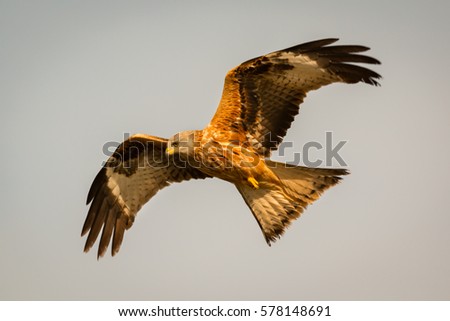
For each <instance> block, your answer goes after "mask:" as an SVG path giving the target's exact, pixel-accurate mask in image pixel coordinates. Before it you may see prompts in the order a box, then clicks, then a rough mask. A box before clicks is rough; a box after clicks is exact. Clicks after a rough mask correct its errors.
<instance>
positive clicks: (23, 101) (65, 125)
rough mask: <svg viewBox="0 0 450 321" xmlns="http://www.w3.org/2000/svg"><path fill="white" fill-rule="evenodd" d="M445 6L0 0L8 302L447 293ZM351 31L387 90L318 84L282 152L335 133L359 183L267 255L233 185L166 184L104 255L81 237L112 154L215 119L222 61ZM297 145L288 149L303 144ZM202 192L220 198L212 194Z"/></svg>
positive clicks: (449, 209)
mask: <svg viewBox="0 0 450 321" xmlns="http://www.w3.org/2000/svg"><path fill="white" fill-rule="evenodd" d="M448 12H450V5H449V4H448V2H447V1H434V2H432V3H430V2H426V1H422V2H420V1H414V2H411V1H396V2H392V1H377V2H373V1H339V2H336V1H321V2H318V1H316V2H313V1H242V0H239V1H221V2H212V1H191V2H188V1H127V2H125V1H4V0H2V1H0V44H1V50H0V106H1V109H0V113H1V114H0V115H1V118H0V119H1V126H0V133H1V137H2V139H1V148H2V151H3V152H2V157H1V160H0V162H1V165H2V168H3V170H2V171H1V173H0V180H1V184H2V185H1V186H2V196H1V197H2V202H1V203H0V213H1V219H2V220H1V221H2V222H1V224H0V257H1V264H0V299H3V300H10V299H14V300H15V299H26V300H28V299H32V300H41V299H42V300H91V299H95V300H243V299H245V300H347V299H350V300H359V299H363V300H392V299H395V300H397V299H403V300H409V299H414V300H422V299H438V300H441V299H444V300H449V299H450V273H449V272H450V251H449V245H450V233H449V227H450V205H449V202H448V193H449V191H450V183H449V182H450V167H449V156H450V150H449V146H450V144H449V138H450V111H449V110H450V107H449V106H450V104H449V98H448V84H449V81H448V74H449V71H450V59H448V55H449V52H450V42H449V41H448V32H447V31H448V29H449V27H450V23H449V22H448ZM327 37H339V38H340V39H341V40H340V43H341V44H362V45H367V46H369V47H371V48H372V49H371V51H370V52H369V54H370V55H372V56H374V57H376V58H378V59H379V60H381V61H382V63H383V64H382V65H381V66H376V67H374V69H375V70H376V71H377V72H379V73H380V74H382V75H383V77H384V78H383V79H382V81H381V84H382V86H381V87H378V88H374V87H371V86H367V85H363V84H358V85H333V86H330V87H326V88H323V89H321V90H320V91H317V92H314V93H311V94H310V95H309V96H308V98H307V99H306V101H305V103H304V104H303V106H302V109H301V113H300V115H299V116H298V117H297V118H296V121H295V122H294V124H293V126H292V128H291V130H290V131H289V132H288V135H287V137H286V140H287V141H292V142H293V143H294V148H293V149H290V150H289V151H288V153H287V156H286V157H285V160H286V161H289V160H290V156H289V155H292V153H293V152H294V151H300V150H301V148H302V146H303V144H305V143H306V142H309V141H314V140H316V141H319V142H324V140H325V133H326V132H327V131H331V132H333V138H334V139H336V141H338V140H346V141H348V142H347V144H346V145H345V146H344V147H343V148H342V150H341V156H342V157H343V158H344V159H345V161H346V163H347V164H348V168H349V169H350V171H351V173H352V174H351V175H350V176H348V177H346V178H345V179H344V181H343V183H342V184H340V185H339V186H337V187H334V188H332V189H331V190H329V191H328V192H327V193H325V195H324V196H323V197H322V198H321V199H320V200H319V201H317V202H316V203H315V204H314V205H313V206H311V207H310V208H309V209H308V210H307V211H306V212H305V214H304V215H303V216H302V217H301V218H300V219H298V220H297V221H296V222H294V224H293V225H292V226H291V228H289V229H288V231H287V233H286V234H285V235H284V237H282V238H281V239H280V240H279V241H278V242H277V243H275V244H274V245H273V246H272V247H270V248H269V247H268V246H267V245H266V243H265V242H264V239H263V237H262V234H261V232H260V230H259V227H258V225H257V223H256V221H255V220H254V218H253V217H252V215H251V212H250V210H249V209H248V208H247V206H246V205H245V203H244V201H243V200H242V198H241V196H240V195H239V193H238V192H237V191H236V190H235V188H234V187H233V186H232V185H231V184H229V183H226V182H223V181H219V180H208V181H197V182H196V181H191V182H186V183H183V184H176V185H173V186H171V187H170V188H167V189H164V190H163V191H162V192H160V193H159V194H157V195H156V196H155V197H154V198H153V199H152V200H151V201H150V202H149V203H148V204H147V205H146V206H145V207H144V208H143V209H142V210H141V212H140V213H139V215H138V217H137V220H136V222H135V225H134V226H133V228H132V229H131V230H130V231H128V232H127V233H126V235H125V240H124V243H123V246H122V248H121V251H120V252H119V254H118V255H117V256H116V257H114V258H111V257H110V256H109V253H108V255H107V256H105V258H103V259H101V260H100V261H97V260H96V254H95V251H93V252H90V253H89V254H84V253H83V251H82V250H83V245H84V241H85V238H81V237H80V236H79V234H80V231H81V227H82V224H83V222H84V219H85V216H86V213H87V210H88V208H87V207H86V206H85V199H86V195H87V192H88V189H89V186H90V184H91V182H92V180H93V178H94V176H95V174H96V173H97V171H98V170H99V169H100V166H101V163H102V162H103V161H104V160H105V159H106V156H105V155H103V153H102V146H103V144H105V143H106V142H108V141H121V140H122V139H123V135H124V133H138V132H140V133H148V134H152V135H157V136H163V137H169V136H171V135H172V134H174V133H176V132H178V131H180V130H186V129H201V128H203V127H204V126H205V125H206V124H207V123H208V121H209V119H210V118H211V117H212V115H213V113H214V111H215V109H216V106H217V104H218V101H219V99H220V94H221V90H222V84H223V79H224V76H225V74H226V72H227V71H228V70H229V69H231V68H232V67H234V66H236V65H238V64H240V63H241V62H243V61H245V60H248V59H250V58H253V57H256V56H259V55H262V54H266V53H268V52H271V51H274V50H278V49H283V48H286V47H289V46H292V45H295V44H299V43H302V42H306V41H310V40H315V39H320V38H327ZM289 153H291V154H289ZM205 195H206V198H205V197H204V196H205Z"/></svg>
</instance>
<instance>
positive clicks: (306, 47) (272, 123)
mask: <svg viewBox="0 0 450 321" xmlns="http://www.w3.org/2000/svg"><path fill="white" fill-rule="evenodd" d="M337 40H338V39H323V40H318V41H313V42H308V43H304V44H301V45H297V46H294V47H291V48H287V49H284V50H280V51H276V52H273V53H270V54H268V55H265V56H261V57H258V58H254V59H251V60H249V61H246V62H244V63H242V64H241V65H239V66H238V67H236V68H234V69H232V70H230V71H229V72H228V74H227V76H226V78H225V85H224V89H223V93H222V99H221V101H220V104H219V107H218V109H217V111H216V114H215V115H214V117H213V119H212V120H211V122H210V124H209V125H208V127H207V128H206V132H207V133H209V134H210V135H212V136H213V137H214V138H216V139H218V140H220V139H224V140H225V139H229V140H233V139H236V137H247V138H249V136H250V137H251V138H252V139H253V140H255V139H256V142H255V143H256V149H257V151H258V153H259V154H260V155H263V156H270V151H271V150H273V149H275V148H276V147H277V146H278V144H279V143H280V142H281V141H282V139H283V137H284V136H285V134H286V131H287V130H288V129H289V127H290V126H291V123H292V121H293V120H294V116H295V115H297V114H298V111H299V105H300V104H301V103H302V102H303V99H304V98H305V96H306V93H307V92H308V91H310V90H314V89H319V88H320V87H322V86H325V85H328V84H331V83H334V82H344V83H357V82H364V83H367V84H370V85H378V82H377V79H379V78H381V76H380V75H379V74H377V73H376V72H374V71H372V70H370V69H367V68H364V67H361V66H357V65H354V64H349V63H352V62H353V63H368V64H379V63H380V62H379V61H378V60H376V59H374V58H371V57H368V56H364V55H360V54H356V53H358V52H363V51H366V50H368V49H369V48H367V47H363V46H353V45H350V46H328V45H330V44H332V43H334V42H336V41H337ZM207 133H206V134H207ZM218 135H222V136H218Z"/></svg>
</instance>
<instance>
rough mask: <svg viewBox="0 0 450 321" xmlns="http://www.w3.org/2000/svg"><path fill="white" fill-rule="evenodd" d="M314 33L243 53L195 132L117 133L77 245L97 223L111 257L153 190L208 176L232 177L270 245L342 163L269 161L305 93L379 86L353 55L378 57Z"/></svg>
mask: <svg viewBox="0 0 450 321" xmlns="http://www.w3.org/2000/svg"><path fill="white" fill-rule="evenodd" d="M337 40H338V39H322V40H317V41H312V42H308V43H303V44H300V45H297V46H293V47H290V48H287V49H284V50H280V51H275V52H272V53H269V54H267V55H264V56H261V57H257V58H254V59H251V60H248V61H246V62H244V63H242V64H240V65H239V66H237V67H235V68H233V69H231V70H230V71H229V72H228V73H227V75H226V77H225V84H224V88H223V93H222V98H221V100H220V103H219V106H218V108H217V111H216V113H215V115H214V117H213V118H212V120H211V121H210V123H209V124H208V125H207V126H206V127H205V128H204V129H203V130H191V131H183V132H179V133H178V134H176V135H174V136H173V137H171V138H169V139H165V138H160V137H155V136H149V135H144V134H137V135H133V136H131V137H129V138H128V139H126V140H125V141H124V142H123V143H122V144H120V146H119V147H118V148H117V149H116V150H115V152H114V153H113V155H112V156H111V157H110V158H109V159H108V160H107V162H106V163H105V165H104V166H103V168H102V169H101V170H100V172H99V173H98V174H97V176H96V177H95V179H94V181H93V183H92V186H91V188H90V190H89V193H88V196H87V204H89V203H91V206H90V208H89V211H88V214H87V217H86V221H85V223H84V226H83V229H82V232H81V234H82V236H83V235H85V234H86V233H89V234H88V237H87V240H86V245H85V247H84V251H85V252H87V251H89V249H91V247H92V246H93V245H94V243H95V241H96V239H97V238H98V236H99V234H100V231H102V233H101V237H100V244H99V247H98V253H97V255H98V256H97V258H99V257H101V256H103V255H104V254H105V252H106V250H107V248H108V246H109V244H110V241H111V239H112V247H111V253H112V255H113V256H114V255H115V254H116V253H117V252H118V251H119V248H120V246H121V244H122V240H123V236H124V232H125V230H128V229H129V228H130V227H131V226H132V225H133V222H134V219H135V217H136V214H137V213H138V211H139V210H140V209H141V207H142V206H143V205H144V204H145V203H147V202H148V201H149V200H150V199H151V198H152V197H153V196H154V195H155V194H156V193H157V192H158V191H159V190H161V189H162V188H164V187H166V186H169V185H170V184H171V183H174V182H182V181H186V180H190V179H204V178H211V177H217V178H219V179H222V180H225V181H228V182H230V183H232V184H234V185H235V186H236V188H237V190H238V191H239V193H240V194H241V195H242V197H243V198H244V200H245V202H246V204H247V205H248V207H249V208H250V210H251V212H252V213H253V216H254V217H255V219H256V221H257V222H258V224H259V227H260V228H261V230H262V233H263V235H264V238H265V240H266V242H267V243H268V244H269V245H270V244H271V242H274V241H275V240H276V239H277V238H279V237H280V236H281V235H282V234H283V232H284V231H285V229H286V227H288V226H289V225H290V223H291V222H292V221H293V220H294V219H296V218H298V217H299V216H300V214H301V213H302V212H303V210H304V209H305V208H306V207H307V206H308V205H309V204H311V203H312V202H314V201H315V200H317V199H318V198H319V196H320V195H321V194H322V192H323V191H325V190H326V189H328V188H329V187H331V186H333V185H335V184H336V183H338V182H339V180H340V179H341V176H342V175H346V174H347V171H346V170H345V169H321V168H307V167H302V166H293V165H287V164H282V163H277V162H274V161H271V160H270V159H269V157H270V154H271V152H272V151H273V150H276V149H277V147H278V145H279V144H280V143H281V141H282V139H283V137H284V136H285V134H286V131H287V130H288V129H289V127H290V126H291V123H292V121H293V120H294V116H295V115H297V114H298V112H299V105H300V104H301V103H302V102H303V99H304V98H305V97H306V94H307V93H308V92H309V91H311V90H315V89H319V88H320V87H322V86H325V85H329V84H332V83H336V82H342V83H349V84H353V83H358V82H363V83H366V84H369V85H375V86H377V85H379V83H378V82H377V79H380V78H381V76H380V75H379V74H378V73H376V72H374V71H372V70H370V69H367V68H365V67H362V66H360V65H355V64H353V63H366V64H379V63H380V62H379V61H378V60H376V59H374V58H372V57H369V56H366V55H362V54H360V52H364V51H367V50H368V49H369V48H367V47H364V46H359V45H332V44H333V43H334V42H336V41H337Z"/></svg>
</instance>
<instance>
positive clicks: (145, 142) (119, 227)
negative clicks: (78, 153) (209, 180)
mask: <svg viewBox="0 0 450 321" xmlns="http://www.w3.org/2000/svg"><path fill="white" fill-rule="evenodd" d="M166 147H167V140H166V139H164V138H159V137H153V136H147V135H134V136H132V137H130V138H129V139H127V140H126V141H124V142H123V143H122V144H121V145H120V146H119V147H118V148H117V149H116V151H115V152H114V154H113V155H112V156H111V157H110V158H109V159H108V161H107V163H106V164H105V166H104V167H103V168H102V169H101V170H100V172H99V173H98V174H97V176H96V177H95V179H94V182H93V183H92V186H91V188H90V190H89V194H88V198H87V204H89V203H91V202H92V204H91V207H90V208H89V212H88V215H87V217H86V221H85V222H84V226H83V230H82V232H81V235H82V236H83V235H85V234H86V233H88V232H89V235H88V237H87V240H86V245H85V247H84V251H85V252H87V251H89V249H90V248H91V247H92V246H93V245H94V243H95V241H96V239H97V237H98V235H99V233H100V230H102V229H103V231H102V235H101V238H100V244H99V247H98V257H101V256H103V255H104V254H105V252H106V249H107V248H108V246H109V243H110V240H111V238H112V248H111V253H112V255H115V254H116V253H117V252H118V251H119V248H120V245H121V243H122V240H123V235H124V232H125V230H127V229H129V228H130V227H131V226H132V225H133V222H134V218H135V217H136V214H137V212H138V211H139V210H140V208H141V207H142V205H144V204H145V203H146V202H148V201H149V200H150V198H151V197H152V196H153V195H155V194H156V193H157V192H158V191H159V190H160V189H162V188H164V187H166V186H168V185H169V184H170V183H172V182H181V181H184V180H189V179H192V178H194V179H196V178H202V179H203V178H206V177H208V175H206V174H204V173H202V172H200V171H199V170H197V169H195V168H193V167H190V166H189V165H188V164H187V163H179V164H178V163H176V162H177V161H176V160H175V159H170V160H169V159H168V157H167V156H166V153H165V150H166Z"/></svg>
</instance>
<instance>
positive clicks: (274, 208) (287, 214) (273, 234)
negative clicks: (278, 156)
mask: <svg viewBox="0 0 450 321" xmlns="http://www.w3.org/2000/svg"><path fill="white" fill-rule="evenodd" d="M266 165H267V166H268V167H269V168H270V169H271V170H272V171H273V172H274V173H275V174H276V175H277V176H278V178H279V179H280V182H281V185H279V186H277V185H274V184H266V185H262V186H261V188H258V189H254V188H252V187H250V186H249V185H246V184H236V187H237V189H238V190H239V192H240V193H241V195H242V197H243V198H244V200H245V202H246V203H247V205H248V206H249V207H250V209H251V211H252V213H253V216H254V217H255V218H256V220H257V222H258V224H259V226H260V228H261V230H262V232H263V234H264V237H265V239H266V242H267V243H268V244H269V245H270V244H271V242H274V241H276V240H277V238H279V237H280V236H281V235H282V234H283V233H284V231H285V229H286V228H287V227H288V226H289V225H290V224H291V222H292V221H293V220H295V219H296V218H298V217H299V216H300V215H301V214H302V212H303V210H304V209H305V208H306V207H307V206H308V205H309V204H311V203H313V202H314V201H315V200H317V199H318V198H319V197H320V195H321V194H322V193H323V192H324V191H325V190H326V189H328V188H330V187H331V186H333V185H336V184H337V183H338V182H339V181H340V180H341V176H343V175H347V174H348V171H347V170H345V169H327V168H308V167H302V166H294V165H286V164H282V163H277V162H273V161H270V160H266Z"/></svg>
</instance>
